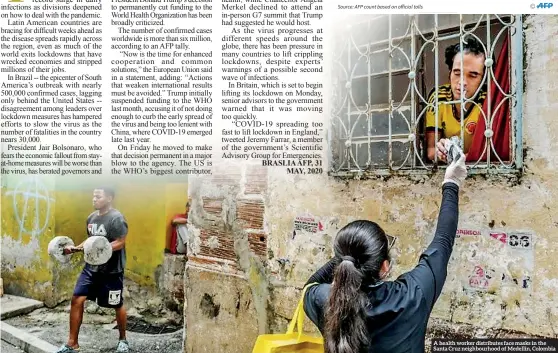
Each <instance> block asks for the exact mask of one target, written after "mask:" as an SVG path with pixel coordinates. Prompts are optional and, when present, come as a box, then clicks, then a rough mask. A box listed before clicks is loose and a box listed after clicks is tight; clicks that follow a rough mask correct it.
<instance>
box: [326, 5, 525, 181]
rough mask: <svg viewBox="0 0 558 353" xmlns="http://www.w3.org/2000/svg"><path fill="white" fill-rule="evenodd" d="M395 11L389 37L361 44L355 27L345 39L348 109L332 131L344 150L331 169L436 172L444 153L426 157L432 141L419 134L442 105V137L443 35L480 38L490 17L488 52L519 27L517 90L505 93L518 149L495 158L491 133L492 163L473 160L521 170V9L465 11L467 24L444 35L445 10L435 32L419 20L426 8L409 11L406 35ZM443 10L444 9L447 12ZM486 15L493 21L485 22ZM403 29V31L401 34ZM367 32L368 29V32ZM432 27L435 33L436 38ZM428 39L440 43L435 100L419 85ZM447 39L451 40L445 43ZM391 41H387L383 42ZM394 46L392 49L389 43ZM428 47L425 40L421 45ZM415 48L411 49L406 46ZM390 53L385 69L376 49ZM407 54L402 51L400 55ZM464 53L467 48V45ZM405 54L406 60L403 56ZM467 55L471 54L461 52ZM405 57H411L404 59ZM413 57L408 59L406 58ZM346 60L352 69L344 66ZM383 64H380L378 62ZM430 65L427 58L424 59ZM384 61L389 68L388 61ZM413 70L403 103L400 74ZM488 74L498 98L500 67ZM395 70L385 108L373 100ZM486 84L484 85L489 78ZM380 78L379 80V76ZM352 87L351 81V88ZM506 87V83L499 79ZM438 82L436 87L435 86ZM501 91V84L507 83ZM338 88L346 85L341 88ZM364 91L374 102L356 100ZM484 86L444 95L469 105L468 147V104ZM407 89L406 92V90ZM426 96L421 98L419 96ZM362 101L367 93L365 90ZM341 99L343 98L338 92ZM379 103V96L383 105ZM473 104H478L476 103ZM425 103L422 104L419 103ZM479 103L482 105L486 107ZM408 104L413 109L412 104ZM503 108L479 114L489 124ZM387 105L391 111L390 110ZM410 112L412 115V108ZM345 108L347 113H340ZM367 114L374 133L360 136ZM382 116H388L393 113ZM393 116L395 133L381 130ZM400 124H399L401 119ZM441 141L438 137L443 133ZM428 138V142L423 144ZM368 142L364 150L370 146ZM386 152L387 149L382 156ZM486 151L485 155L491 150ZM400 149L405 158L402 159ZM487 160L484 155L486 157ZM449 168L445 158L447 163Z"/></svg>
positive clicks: (515, 35)
mask: <svg viewBox="0 0 558 353" xmlns="http://www.w3.org/2000/svg"><path fill="white" fill-rule="evenodd" d="M394 16H397V15H387V23H388V28H386V29H385V30H386V32H387V37H388V38H387V39H377V40H375V41H368V42H367V43H357V40H355V38H353V34H352V33H348V36H347V37H346V38H347V39H345V43H344V45H343V47H344V48H343V49H344V50H343V51H345V52H346V53H344V54H343V55H346V59H343V58H342V57H340V60H341V61H340V62H338V63H337V64H339V65H340V66H341V67H342V70H341V71H342V73H344V75H345V76H346V77H345V80H346V81H344V82H338V84H339V85H341V87H340V88H341V90H342V91H343V90H344V91H343V92H342V93H341V97H337V98H339V101H340V102H343V104H346V106H345V109H344V110H345V112H346V113H345V114H346V116H344V115H343V113H342V110H339V108H338V107H337V109H336V107H333V108H332V126H333V129H332V134H331V135H330V139H331V140H330V141H331V142H332V144H333V145H336V146H337V148H338V150H337V151H335V152H334V151H332V152H331V154H330V156H331V158H332V161H331V162H332V163H331V164H330V165H332V170H331V172H330V174H332V175H337V176H355V174H358V175H362V174H364V173H366V174H379V175H390V174H394V173H404V174H416V173H419V174H424V173H430V172H432V171H434V170H435V169H436V168H437V167H439V166H438V163H437V162H438V161H437V156H436V155H435V156H434V163H430V161H426V160H424V158H423V156H424V155H425V153H424V152H422V153H421V152H420V151H419V148H420V147H422V150H423V151H424V150H425V149H426V148H427V147H426V146H425V143H426V141H425V139H419V138H418V137H417V135H416V133H417V131H418V130H417V128H418V127H419V126H420V124H424V121H425V119H426V113H425V112H426V109H428V108H429V107H432V108H433V109H434V112H435V114H434V115H435V116H434V118H435V122H436V124H435V125H436V127H435V136H437V134H438V126H439V116H438V108H439V107H440V105H439V103H441V102H438V87H439V85H440V82H439V81H440V77H439V62H438V61H439V60H438V58H439V45H440V42H441V41H447V40H451V39H454V38H455V39H456V40H459V45H460V47H461V48H463V37H464V36H466V35H473V36H474V37H476V38H477V39H478V40H480V38H479V37H478V36H477V35H476V34H475V33H473V32H475V31H476V30H477V29H479V28H480V27H481V25H482V24H484V26H482V27H485V32H486V38H487V39H486V40H485V42H486V46H485V45H484V43H483V41H482V40H481V43H483V46H484V48H485V52H486V53H487V58H491V57H493V56H494V55H496V54H497V53H495V48H496V46H497V44H498V43H499V38H500V37H502V36H503V35H508V31H510V32H511V36H512V37H511V39H512V41H511V43H510V47H511V53H510V55H511V59H512V60H510V61H511V64H510V66H511V67H510V70H509V73H510V76H511V80H510V86H511V88H510V92H504V94H505V96H506V99H509V100H510V110H511V112H510V114H511V125H512V126H511V128H512V129H511V131H510V132H511V133H510V139H511V141H510V142H511V146H512V149H511V153H510V161H509V163H508V164H506V162H505V161H502V160H501V159H500V157H499V156H498V160H499V163H494V162H492V163H491V162H490V157H491V153H494V154H495V150H494V143H493V140H492V138H491V136H488V134H487V135H486V142H487V143H486V146H485V152H484V154H486V157H487V158H486V160H487V161H485V162H482V163H480V162H477V163H474V164H470V168H471V172H472V173H486V172H512V173H515V172H517V171H520V170H521V167H522V163H521V161H522V138H521V132H522V124H521V118H522V109H521V108H522V107H521V102H522V99H521V98H522V97H521V94H522V92H521V89H522V78H523V77H522V64H523V62H522V54H523V53H522V50H523V48H522V38H521V37H522V25H521V16H514V15H506V17H508V18H509V21H505V20H503V19H502V18H501V17H500V16H499V15H482V16H481V17H480V18H479V19H478V20H476V21H474V22H473V21H467V22H465V20H464V16H463V15H459V24H456V26H455V27H454V29H453V31H454V32H455V31H456V30H457V33H448V31H450V30H451V28H450V27H448V26H447V22H448V21H447V19H446V27H445V28H444V29H443V32H444V33H443V34H442V33H441V30H440V22H439V17H438V16H439V15H434V16H433V20H434V26H433V28H432V29H431V31H425V32H424V33H423V32H421V29H420V27H419V16H422V15H412V16H409V21H408V25H407V28H406V31H405V33H404V34H403V35H401V28H399V31H398V32H397V31H395V30H394V28H393V27H394V23H395V22H394ZM440 16H443V15H440ZM381 18H382V17H381V16H375V17H374V18H373V19H372V20H369V21H368V22H367V27H368V28H367V30H368V32H367V33H372V32H374V30H373V29H372V27H371V26H372V25H373V24H376V25H377V24H378V23H379V22H380V21H379V20H380V19H381ZM483 19H485V21H483ZM361 23H362V22H353V23H352V26H347V30H348V31H351V29H353V28H355V26H358V25H359V24H361ZM493 23H498V24H499V25H500V26H501V29H500V30H499V32H498V34H497V35H496V36H495V37H494V39H493V40H492V39H491V38H492V27H493V26H491V24H493ZM395 32H397V34H395ZM361 33H362V32H361ZM428 34H432V35H431V37H428V36H427V35H428ZM406 42H407V43H410V45H409V48H408V50H407V48H405V43H406ZM428 45H432V46H433V50H432V51H433V52H434V58H433V61H434V65H435V66H434V86H435V87H434V91H435V99H434V102H433V103H428V98H429V97H428V96H426V94H427V93H428V92H421V91H420V90H419V87H418V85H417V80H418V78H417V74H416V73H417V72H419V70H421V69H422V68H421V67H420V65H419V61H420V59H421V56H422V57H423V58H424V56H425V55H424V54H427V50H426V49H425V48H426V47H427V46H428ZM444 45H445V44H444ZM382 46H384V47H382ZM385 46H387V48H385ZM419 46H420V47H419ZM406 50H407V51H406ZM384 52H387V54H388V55H387V58H385V59H386V60H385V61H386V62H385V64H386V65H385V66H387V68H386V69H383V70H380V69H378V65H377V63H378V62H380V63H381V61H378V60H376V61H375V60H374V58H373V56H376V57H378V56H379V55H382V53H384ZM398 53H400V54H398ZM461 53H462V50H461ZM397 55H399V59H396V56H397ZM460 55H463V54H460ZM401 56H402V57H404V59H402V58H401ZM363 58H364V61H365V62H366V69H365V73H364V72H362V70H361V71H360V72H358V67H357V66H358V65H359V63H360V62H361V61H362V59H363ZM402 62H404V63H405V65H403V64H402ZM345 65H346V68H343V66H345ZM374 65H375V66H376V67H375V68H373V66H374ZM422 65H424V60H423V62H422ZM385 66H384V67H385ZM462 66H463V60H461V68H462ZM402 73H407V76H408V80H407V82H408V87H407V89H406V90H407V93H406V94H405V95H404V97H403V100H402V101H401V102H399V103H398V104H396V101H395V94H396V91H405V89H403V88H402V87H397V85H396V83H395V82H394V80H395V79H397V78H398V77H401V75H400V74H402ZM485 73H486V74H485V75H484V77H483V83H486V86H487V87H488V91H487V92H486V93H487V99H488V101H489V102H488V104H489V105H490V103H491V102H490V99H491V98H490V90H491V87H490V86H491V85H490V84H491V83H492V82H493V81H494V72H493V67H486V69H485ZM460 75H461V85H462V92H463V69H461V73H460ZM386 76H387V91H388V96H387V102H385V109H384V110H382V108H381V107H379V105H378V102H377V101H373V99H374V98H375V97H373V94H374V92H375V90H374V89H373V88H374V87H373V85H374V84H375V83H374V82H378V81H374V80H379V79H381V78H385V77H386ZM360 78H362V79H366V80H365V82H366V84H367V87H366V89H365V90H364V91H362V89H359V88H358V84H355V80H358V79H360ZM483 83H481V86H482V85H483ZM376 84H377V83H376ZM343 86H344V87H343ZM498 87H499V86H498ZM431 88H432V87H428V89H429V90H430V89H431ZM500 90H501V89H500ZM336 92H338V91H336ZM358 92H366V101H365V102H363V101H356V100H355V94H356V93H358ZM479 93H480V88H479V90H478V91H477V92H476V93H475V95H474V96H472V97H464V96H463V95H462V96H461V97H460V99H459V100H457V101H452V102H443V103H445V104H451V103H453V104H455V103H460V105H461V107H462V109H460V115H461V121H460V125H461V136H460V137H461V144H462V147H463V140H464V139H463V137H464V128H463V124H464V119H463V118H464V116H463V115H464V109H463V107H464V103H467V102H473V100H474V98H475V97H476V95H477V94H479ZM399 95H401V94H399ZM417 98H418V99H417ZM359 99H360V100H362V99H363V98H362V97H359ZM334 101H335V99H334ZM373 103H376V104H375V105H374V104H373ZM473 104H476V103H474V102H473ZM421 105H422V107H421V108H420V109H418V108H419V106H421ZM479 108H481V107H480V106H479ZM406 109H407V110H406ZM497 111H498V107H492V106H490V107H489V109H488V112H487V113H488V114H487V116H484V113H483V112H482V109H481V114H480V116H479V119H485V123H486V127H487V130H488V129H491V128H492V124H493V116H492V114H494V113H495V112H497ZM382 112H384V113H387V118H386V115H385V114H384V116H383V117H382ZM406 112H408V115H406V114H407V113H406ZM339 114H341V115H339ZM361 116H364V117H365V124H363V123H360V124H361V125H362V126H366V134H365V135H363V134H362V131H361V132H360V135H358V134H357V130H359V129H361V130H362V126H361V127H357V124H359V122H360V121H361ZM396 117H397V119H399V120H402V121H403V122H404V123H402V122H401V121H400V122H399V123H397V122H396V119H395V118H396ZM386 119H387V122H386V121H382V120H386ZM386 123H387V126H386V128H387V134H386V133H381V132H379V131H377V130H381V128H382V125H381V124H385V125H386ZM394 124H395V125H394ZM401 126H403V127H404V126H406V127H407V131H403V130H402V128H401ZM436 140H437V138H436ZM421 144H422V145H421ZM364 148H366V151H365V152H364V151H363V149H364ZM382 153H384V154H387V155H386V156H382ZM484 154H483V155H484ZM396 156H397V158H395V157H396ZM479 161H480V159H479ZM440 166H441V167H443V165H440Z"/></svg>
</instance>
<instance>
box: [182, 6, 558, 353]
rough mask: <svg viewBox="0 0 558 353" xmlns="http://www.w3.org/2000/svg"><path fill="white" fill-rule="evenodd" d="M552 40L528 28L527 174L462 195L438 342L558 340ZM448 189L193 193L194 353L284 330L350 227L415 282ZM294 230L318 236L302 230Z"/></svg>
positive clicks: (417, 184) (531, 23)
mask: <svg viewBox="0 0 558 353" xmlns="http://www.w3.org/2000/svg"><path fill="white" fill-rule="evenodd" d="M557 31H558V18H557V17H556V16H534V17H528V18H527V19H526V26H525V43H526V49H525V51H526V71H525V80H526V82H525V95H524V117H523V123H524V143H525V148H526V157H525V172H524V175H523V176H522V177H521V178H520V179H518V180H516V179H507V178H503V177H490V178H487V177H472V178H470V179H468V181H467V182H466V184H465V185H464V187H463V191H462V192H461V200H460V203H461V206H460V222H459V229H460V231H459V232H458V234H459V238H458V239H457V241H456V247H455V250H454V254H453V258H452V260H451V263H450V269H449V276H448V281H447V283H446V285H445V287H444V291H443V294H442V297H441V298H440V300H439V302H438V303H437V305H436V307H435V308H434V312H433V315H432V320H431V324H430V330H429V334H430V335H432V334H438V335H444V336H446V337H451V336H469V337H470V336H476V337H483V336H488V337H496V336H499V337H505V336H514V335H515V336H518V335H519V336H536V335H539V336H546V337H554V336H556V334H557V332H558V296H557V294H556V293H557V290H558V281H557V280H556V279H557V278H558V269H557V268H556V267H554V266H553V262H554V260H553V259H555V258H556V257H557V255H558V251H557V248H556V246H555V244H556V240H557V237H556V234H557V230H558V216H557V214H556V212H555V210H556V209H558V201H556V200H557V199H558V191H557V190H558V173H557V166H558V142H557V141H558V120H556V117H555V114H554V112H555V111H556V108H558V86H557V85H556V83H555V82H556V79H557V78H558V61H556V60H555V58H556V55H557V54H556V53H557V52H558V42H557V41H556V40H552V39H551V38H552V35H553V33H556V32H557ZM441 182H442V175H437V176H435V177H433V178H431V179H428V178H427V179H424V180H414V181H410V180H409V179H407V178H402V177H401V178H395V177H394V178H390V179H388V180H367V181H363V180H360V181H357V180H353V181H348V182H345V181H336V180H334V179H332V178H329V177H325V176H320V177H298V176H297V177H294V176H286V175H280V174H279V173H277V172H275V171H274V172H273V173H269V175H268V174H267V173H266V172H265V171H264V170H258V169H257V168H254V167H249V166H239V165H235V166H224V167H223V170H222V171H216V173H215V175H214V176H213V177H212V178H207V179H197V180H191V181H190V191H189V193H190V195H191V196H192V197H193V206H192V210H191V213H190V220H189V222H190V230H191V239H190V243H191V249H190V253H189V261H188V263H187V266H186V274H185V279H186V284H187V291H186V312H185V319H186V320H187V321H188V324H187V327H186V329H187V337H190V338H189V339H187V340H186V344H185V351H186V352H188V353H194V352H239V353H241V352H249V351H251V349H252V347H253V344H254V342H255V339H256V337H257V335H258V333H264V332H281V331H284V330H285V329H286V324H287V322H288V319H290V316H291V315H292V312H293V310H294V308H295V305H296V303H297V300H298V298H299V297H298V296H299V290H300V288H301V286H302V285H303V284H304V282H305V281H306V280H307V279H308V277H309V276H310V275H311V273H312V272H313V271H314V270H316V269H317V268H318V267H319V266H321V265H322V264H323V263H324V262H325V261H327V260H328V259H329V258H330V256H331V255H332V249H331V245H332V241H333V239H334V237H335V235H336V233H337V231H338V230H339V229H340V227H342V226H344V225H345V224H346V223H348V222H350V221H351V220H355V219H359V218H365V219H371V220H375V221H377V222H379V223H380V224H381V225H382V226H383V227H384V228H385V230H386V231H387V232H389V233H390V234H393V235H396V236H397V237H398V240H397V243H396V246H395V248H396V250H395V251H396V254H395V256H394V260H395V266H394V269H393V276H397V275H399V274H400V273H402V272H404V271H407V270H410V269H411V268H412V267H413V266H414V265H415V264H416V262H417V260H418V256H419V255H420V253H421V251H422V250H423V249H424V248H425V247H426V246H427V245H428V243H429V241H430V240H431V238H432V236H433V232H434V229H435V225H436V219H437V215H438V209H439V205H440V200H441V193H440V187H441ZM295 220H298V224H307V225H310V226H312V224H311V223H312V222H315V228H314V229H310V231H305V230H300V229H298V230H297V229H295ZM490 233H506V234H507V235H508V236H511V235H513V234H518V233H523V234H526V235H527V236H528V237H530V239H531V245H532V246H531V247H530V248H528V249H522V250H519V249H518V248H517V247H516V248H512V247H510V246H509V245H506V244H504V243H503V242H502V241H500V240H499V239H498V238H497V236H496V235H495V236H494V237H492V236H491V235H490ZM233 328H235V330H233ZM307 328H308V329H310V330H313V327H312V326H311V325H308V326H307ZM199 337H203V339H200V338H199Z"/></svg>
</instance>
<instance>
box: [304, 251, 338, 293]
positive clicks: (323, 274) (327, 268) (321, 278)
mask: <svg viewBox="0 0 558 353" xmlns="http://www.w3.org/2000/svg"><path fill="white" fill-rule="evenodd" d="M335 266H336V260H335V258H332V259H331V260H329V261H328V262H327V263H326V264H325V265H323V266H322V267H321V268H320V269H318V271H316V272H315V273H314V274H313V275H312V276H310V279H309V280H308V281H307V282H306V284H305V285H304V286H305V287H306V286H307V285H308V284H310V283H320V284H322V283H331V282H333V275H334V273H335Z"/></svg>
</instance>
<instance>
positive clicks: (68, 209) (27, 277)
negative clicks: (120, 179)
mask: <svg viewBox="0 0 558 353" xmlns="http://www.w3.org/2000/svg"><path fill="white" fill-rule="evenodd" d="M97 183H98V182H97ZM97 183H96V182H93V181H73V182H67V181H65V180H58V181H56V180H54V179H52V178H50V179H49V178H33V177H30V178H25V179H23V178H19V179H10V178H3V185H2V206H3V207H2V278H3V279H4V285H5V287H6V291H7V292H8V293H10V292H12V293H14V294H20V295H24V296H28V297H32V298H36V299H38V300H43V301H45V302H46V303H47V305H55V304H57V303H58V302H60V301H63V300H66V299H69V297H70V296H71V293H72V290H73V287H74V284H75V280H76V278H77V275H78V273H79V271H80V270H81V268H82V267H83V261H82V256H80V255H76V256H75V257H74V258H75V259H73V261H72V266H71V267H62V266H60V265H59V264H56V263H54V262H53V261H52V260H51V259H50V258H49V256H48V253H47V247H48V243H49V241H50V240H51V239H52V238H53V237H55V236H57V235H66V236H69V237H70V238H72V239H73V240H74V242H75V243H76V244H79V243H81V242H82V241H83V240H85V239H86V224H85V221H86V219H87V216H88V215H89V214H90V213H91V212H92V211H93V208H92V192H93V189H94V188H95V187H98V184H97ZM114 188H115V191H116V198H115V205H114V206H115V208H117V209H119V210H120V211H121V212H122V213H123V214H124V216H125V217H126V218H127V220H128V225H129V236H128V239H127V244H126V248H127V266H126V276H127V278H129V279H130V280H131V281H130V285H133V286H132V287H131V288H130V290H131V291H135V290H136V289H135V287H138V289H137V291H138V294H139V293H140V292H141V293H143V294H144V295H148V297H149V298H152V297H156V296H159V295H160V293H158V290H159V289H163V288H158V287H160V286H161V285H163V286H164V285H166V284H165V283H164V281H163V282H161V280H162V279H163V274H162V267H163V259H164V253H163V250H164V247H165V237H166V234H167V228H168V224H169V222H170V219H171V217H172V216H173V215H174V214H176V213H179V212H182V211H183V210H184V204H185V202H186V200H187V191H188V187H187V184H186V183H181V184H180V183H174V184H170V183H163V182H161V183H153V182H149V183H142V182H129V183H118V184H117V185H114ZM132 281H133V282H135V283H132ZM158 285H159V286H158ZM139 288H141V289H139ZM146 300H147V299H146Z"/></svg>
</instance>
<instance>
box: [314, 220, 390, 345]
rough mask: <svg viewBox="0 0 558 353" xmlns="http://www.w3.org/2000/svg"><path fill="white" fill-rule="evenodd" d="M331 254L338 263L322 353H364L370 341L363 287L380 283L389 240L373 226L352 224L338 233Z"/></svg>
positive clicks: (361, 222)
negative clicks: (333, 253) (323, 352)
mask: <svg viewBox="0 0 558 353" xmlns="http://www.w3.org/2000/svg"><path fill="white" fill-rule="evenodd" d="M334 251H335V257H336V259H337V260H338V261H339V262H338V264H337V266H336V269H335V275H334V278H333V284H332V287H331V291H330V295H329V300H328V305H327V311H326V314H325V330H324V339H325V353H364V352H367V349H368V346H369V344H370V341H369V333H368V325H367V321H366V309H367V306H368V297H367V295H366V293H365V292H364V291H363V290H362V287H363V285H365V284H373V283H375V282H377V281H379V274H380V269H381V266H382V263H383V262H384V260H389V256H388V240H387V237H386V234H385V233H384V231H383V230H382V229H381V228H380V227H379V226H378V225H377V224H376V223H374V222H370V221H355V222H352V223H349V224H348V225H346V226H345V227H344V228H343V229H341V230H340V231H339V234H338V235H337V237H336V239H335V245H334Z"/></svg>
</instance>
